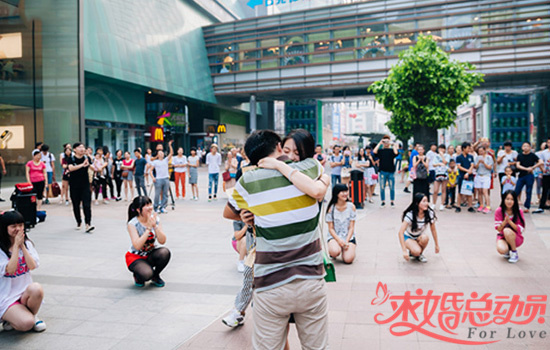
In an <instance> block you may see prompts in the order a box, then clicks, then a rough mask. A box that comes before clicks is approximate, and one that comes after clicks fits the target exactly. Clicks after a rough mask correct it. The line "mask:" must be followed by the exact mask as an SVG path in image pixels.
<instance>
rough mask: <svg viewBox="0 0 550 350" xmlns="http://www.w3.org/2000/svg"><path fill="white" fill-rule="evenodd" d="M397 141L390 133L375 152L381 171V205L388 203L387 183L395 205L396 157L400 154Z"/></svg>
mask: <svg viewBox="0 0 550 350" xmlns="http://www.w3.org/2000/svg"><path fill="white" fill-rule="evenodd" d="M380 147H382V148H380ZM398 147H399V146H398V144H397V142H393V143H392V142H391V140H390V137H389V136H388V135H384V137H382V140H381V141H380V142H379V143H378V145H376V147H375V148H374V151H373V153H374V154H375V155H376V156H377V157H378V159H379V164H378V170H379V172H380V199H381V200H382V203H381V206H385V205H386V183H388V186H389V187H390V200H391V206H392V208H394V207H395V204H394V202H393V201H394V200H395V161H394V160H395V158H396V157H397V155H398V154H399V149H398Z"/></svg>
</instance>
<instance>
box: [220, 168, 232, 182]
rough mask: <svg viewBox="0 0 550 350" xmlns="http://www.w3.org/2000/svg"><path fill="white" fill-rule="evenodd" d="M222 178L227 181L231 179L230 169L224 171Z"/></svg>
mask: <svg viewBox="0 0 550 350" xmlns="http://www.w3.org/2000/svg"><path fill="white" fill-rule="evenodd" d="M222 179H223V181H225V182H227V181H229V180H231V174H230V173H229V171H224V172H223V173H222Z"/></svg>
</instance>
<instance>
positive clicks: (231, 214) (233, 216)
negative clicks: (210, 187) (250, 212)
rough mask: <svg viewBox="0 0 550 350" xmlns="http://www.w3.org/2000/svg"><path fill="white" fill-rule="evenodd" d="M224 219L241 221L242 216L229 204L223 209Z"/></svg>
mask: <svg viewBox="0 0 550 350" xmlns="http://www.w3.org/2000/svg"><path fill="white" fill-rule="evenodd" d="M223 217H224V218H225V219H229V220H234V221H241V216H240V215H239V214H238V213H236V212H235V211H234V210H233V208H232V207H231V206H230V205H229V203H227V204H226V205H225V208H223Z"/></svg>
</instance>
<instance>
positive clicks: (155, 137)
mask: <svg viewBox="0 0 550 350" xmlns="http://www.w3.org/2000/svg"><path fill="white" fill-rule="evenodd" d="M163 141H164V129H163V128H159V127H156V126H153V127H151V142H163Z"/></svg>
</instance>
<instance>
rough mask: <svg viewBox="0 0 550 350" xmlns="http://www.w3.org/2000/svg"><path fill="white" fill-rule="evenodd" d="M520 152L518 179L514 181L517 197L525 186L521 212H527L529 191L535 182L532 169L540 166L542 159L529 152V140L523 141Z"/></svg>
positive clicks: (517, 164)
mask: <svg viewBox="0 0 550 350" xmlns="http://www.w3.org/2000/svg"><path fill="white" fill-rule="evenodd" d="M521 149H522V151H523V152H522V153H521V154H518V158H517V163H516V167H517V168H518V170H519V175H518V181H517V183H516V194H517V195H518V197H519V194H520V193H521V191H522V190H523V187H524V186H526V188H525V192H526V193H525V194H526V195H525V203H524V204H523V206H524V208H525V209H523V212H524V213H528V212H529V208H531V192H533V183H534V182H535V176H534V175H533V171H534V170H535V168H536V167H539V166H541V164H542V161H541V160H540V159H539V157H538V156H537V155H536V154H534V153H533V152H531V144H530V143H529V142H524V143H523V145H521Z"/></svg>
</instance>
